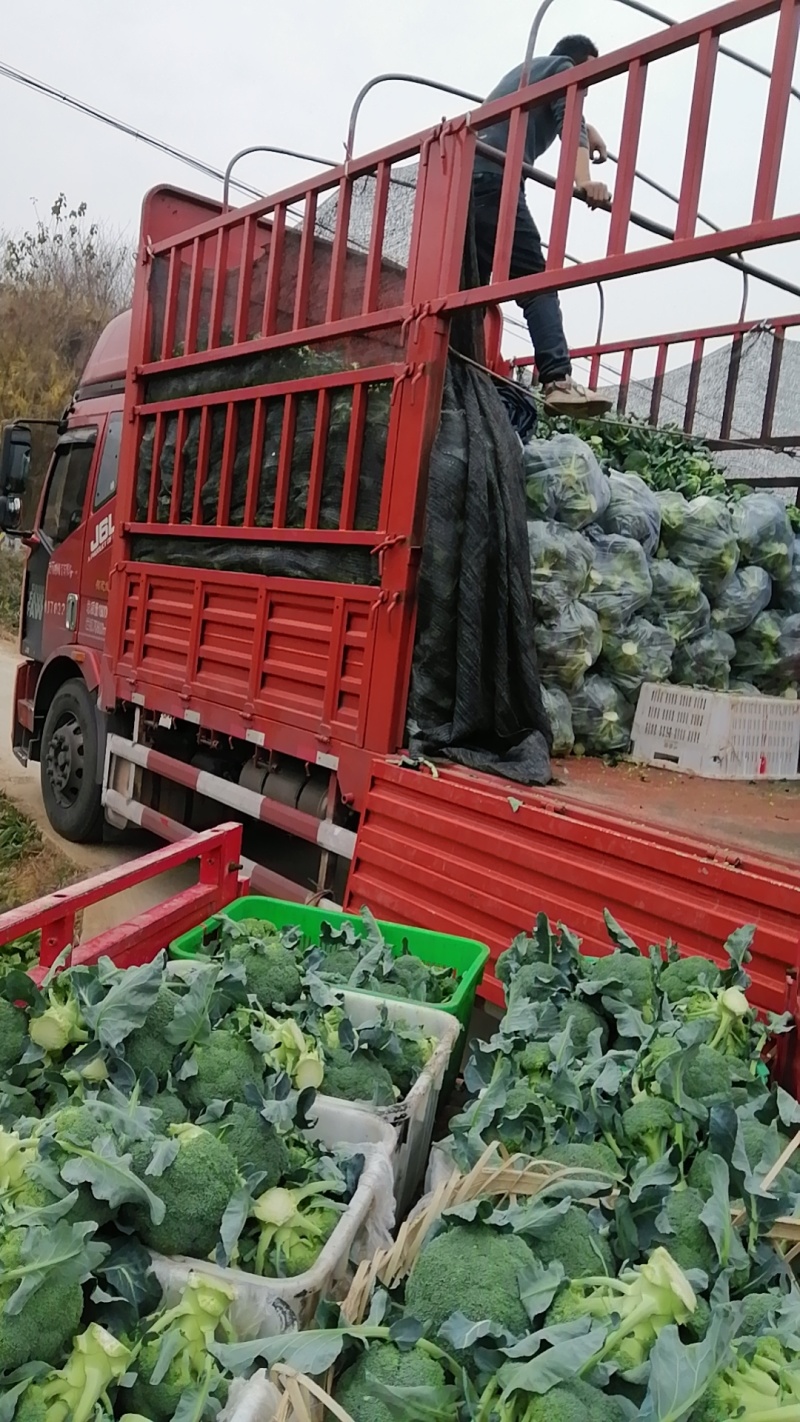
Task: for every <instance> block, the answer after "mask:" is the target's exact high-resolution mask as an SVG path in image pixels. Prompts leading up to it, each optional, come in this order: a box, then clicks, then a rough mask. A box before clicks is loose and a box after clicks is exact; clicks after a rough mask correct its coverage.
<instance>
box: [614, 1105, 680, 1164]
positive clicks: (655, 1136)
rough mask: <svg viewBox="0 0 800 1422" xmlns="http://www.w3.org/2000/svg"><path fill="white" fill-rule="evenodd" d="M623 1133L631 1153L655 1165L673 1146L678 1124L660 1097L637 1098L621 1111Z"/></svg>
mask: <svg viewBox="0 0 800 1422" xmlns="http://www.w3.org/2000/svg"><path fill="white" fill-rule="evenodd" d="M622 1129H623V1132H624V1135H625V1139H626V1141H627V1142H628V1145H629V1146H630V1147H631V1149H632V1150H633V1151H635V1152H636V1154H637V1155H639V1156H644V1157H645V1158H646V1159H647V1160H648V1161H649V1162H650V1164H652V1165H655V1163H656V1161H658V1160H661V1158H662V1156H664V1155H666V1154H667V1151H669V1150H671V1149H672V1147H673V1146H674V1145H675V1139H676V1131H677V1129H678V1122H677V1121H676V1119H675V1112H674V1109H673V1107H672V1106H670V1104H669V1102H668V1101H665V1100H664V1098H663V1097H662V1096H640V1097H639V1099H638V1100H637V1101H634V1102H632V1104H631V1105H630V1106H628V1107H627V1109H626V1110H625V1111H623V1113H622Z"/></svg>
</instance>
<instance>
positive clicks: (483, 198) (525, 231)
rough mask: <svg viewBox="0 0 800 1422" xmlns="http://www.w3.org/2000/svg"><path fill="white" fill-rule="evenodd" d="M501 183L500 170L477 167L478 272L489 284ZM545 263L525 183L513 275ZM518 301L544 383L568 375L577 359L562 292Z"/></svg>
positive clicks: (527, 272) (474, 194)
mask: <svg viewBox="0 0 800 1422" xmlns="http://www.w3.org/2000/svg"><path fill="white" fill-rule="evenodd" d="M502 186H503V179H502V176H501V174H499V173H498V174H497V175H496V176H495V174H494V173H476V174H475V176H474V178H473V180H472V204H473V209H474V212H475V239H476V245H477V249H478V272H479V275H480V282H481V285H482V286H485V285H486V283H487V282H488V281H489V280H490V277H491V274H492V259H493V257H494V244H495V238H496V236H497V218H498V214H499V212H500V193H501V191H502ZM544 269H545V259H544V253H543V252H542V239H541V237H540V236H539V232H538V229H537V226H536V223H535V222H534V220H533V218H532V216H531V214H530V210H529V208H528V204H527V203H526V201H525V193H524V190H523V189H522V188H520V190H519V202H518V203H517V222H516V228H515V231H514V245H513V248H512V251H511V271H510V273H509V275H510V277H512V278H514V277H523V276H531V275H532V274H533V273H535V272H543V271H544ZM517 304H518V305H519V306H521V307H522V310H523V312H524V315H525V320H526V321H527V323H528V330H529V331H530V333H531V340H532V342H533V349H534V354H535V356H536V366H537V369H538V371H539V379H540V380H541V382H542V384H543V385H549V384H550V382H551V381H554V380H564V379H565V378H566V377H567V376H568V375H570V374H571V373H572V365H571V364H570V358H569V346H568V345H567V338H566V336H565V335H564V322H563V320H562V317H561V303H560V302H559V299H558V293H557V292H555V291H543V292H539V293H538V294H537V295H536V296H530V297H521V298H520V300H519V301H518V303H517Z"/></svg>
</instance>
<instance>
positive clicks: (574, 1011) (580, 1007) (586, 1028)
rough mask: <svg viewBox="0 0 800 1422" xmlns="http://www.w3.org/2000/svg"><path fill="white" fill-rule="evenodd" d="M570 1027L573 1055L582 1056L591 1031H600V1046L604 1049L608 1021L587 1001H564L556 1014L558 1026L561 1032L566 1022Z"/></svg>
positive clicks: (587, 1045) (606, 1040)
mask: <svg viewBox="0 0 800 1422" xmlns="http://www.w3.org/2000/svg"><path fill="white" fill-rule="evenodd" d="M568 1023H569V1027H570V1041H571V1043H572V1046H573V1048H574V1051H575V1055H576V1056H578V1057H583V1056H585V1055H586V1052H587V1050H588V1048H589V1038H590V1037H591V1035H592V1033H593V1032H597V1031H599V1032H600V1047H601V1049H605V1047H606V1045H607V1043H608V1023H607V1022H606V1021H605V1018H603V1017H601V1016H600V1014H599V1012H595V1010H594V1008H593V1007H590V1006H589V1004H588V1002H581V1001H580V1000H578V1001H575V1002H566V1003H565V1004H564V1006H563V1007H562V1009H561V1011H560V1013H559V1014H558V1026H559V1029H560V1030H561V1031H562V1032H563V1031H565V1029H566V1027H567V1024H568Z"/></svg>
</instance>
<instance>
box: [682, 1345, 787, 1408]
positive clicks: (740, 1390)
mask: <svg viewBox="0 0 800 1422" xmlns="http://www.w3.org/2000/svg"><path fill="white" fill-rule="evenodd" d="M798 1416H800V1370H799V1369H798V1365H797V1358H796V1357H795V1356H791V1357H790V1356H788V1355H787V1354H786V1353H784V1351H783V1348H782V1347H781V1344H780V1343H779V1341H778V1339H777V1338H768V1337H767V1338H761V1339H760V1340H759V1342H758V1343H757V1344H756V1347H755V1351H754V1353H753V1356H752V1358H745V1357H743V1356H741V1355H740V1356H738V1357H737V1358H736V1361H735V1362H734V1363H731V1364H730V1365H729V1366H728V1367H726V1368H725V1369H723V1370H722V1371H721V1372H719V1373H717V1374H716V1376H715V1377H714V1378H713V1379H712V1381H711V1383H710V1385H709V1388H708V1391H707V1392H706V1393H704V1395H703V1399H702V1401H701V1403H700V1404H699V1406H698V1407H697V1408H696V1409H695V1411H694V1412H693V1413H692V1422H729V1419H730V1418H732V1417H740V1418H741V1419H742V1422H746V1419H747V1418H753V1419H758V1422H761V1419H764V1422H779V1419H781V1418H783V1417H785V1418H786V1422H794V1419H795V1418H796V1417H798Z"/></svg>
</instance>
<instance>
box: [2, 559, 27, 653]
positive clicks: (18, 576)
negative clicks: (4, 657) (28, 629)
mask: <svg viewBox="0 0 800 1422" xmlns="http://www.w3.org/2000/svg"><path fill="white" fill-rule="evenodd" d="M24 571H25V559H24V557H23V555H22V553H21V552H19V551H18V550H17V549H12V548H8V547H5V548H3V547H0V633H1V634H3V635H4V636H6V637H13V638H15V639H16V637H17V634H18V632H19V602H20V598H21V596H22V575H23V573H24Z"/></svg>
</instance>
